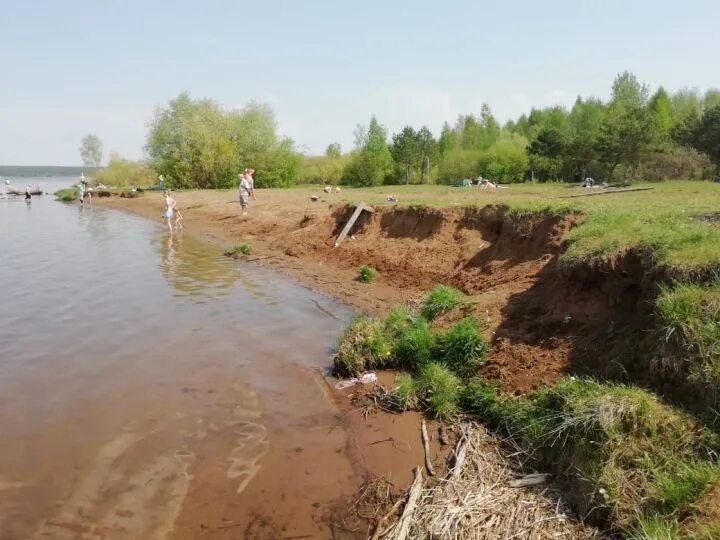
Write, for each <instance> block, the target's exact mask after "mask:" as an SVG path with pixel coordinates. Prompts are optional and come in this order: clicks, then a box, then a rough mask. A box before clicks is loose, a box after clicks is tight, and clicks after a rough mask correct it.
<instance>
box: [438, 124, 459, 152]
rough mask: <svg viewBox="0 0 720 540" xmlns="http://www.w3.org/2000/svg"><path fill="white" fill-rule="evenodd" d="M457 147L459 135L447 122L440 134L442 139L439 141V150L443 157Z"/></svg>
mask: <svg viewBox="0 0 720 540" xmlns="http://www.w3.org/2000/svg"><path fill="white" fill-rule="evenodd" d="M456 146H457V134H456V133H455V131H453V129H452V128H451V127H450V124H448V123H447V122H445V123H444V124H443V127H442V131H441V132H440V139H439V141H438V150H439V151H440V155H441V156H445V155H446V154H447V153H448V152H450V150H452V149H453V148H455V147H456Z"/></svg>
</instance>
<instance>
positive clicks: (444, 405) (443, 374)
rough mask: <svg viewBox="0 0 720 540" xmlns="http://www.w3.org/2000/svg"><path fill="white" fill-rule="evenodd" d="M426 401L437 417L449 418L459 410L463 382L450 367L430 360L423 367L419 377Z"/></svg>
mask: <svg viewBox="0 0 720 540" xmlns="http://www.w3.org/2000/svg"><path fill="white" fill-rule="evenodd" d="M419 383H420V388H421V389H422V391H423V396H424V399H425V403H426V404H427V407H428V409H429V410H430V412H431V413H432V414H433V415H435V416H436V417H437V418H449V417H451V416H453V415H455V414H456V413H457V411H458V407H457V404H458V399H459V397H460V390H461V388H462V383H461V381H460V379H459V378H458V377H457V375H455V374H454V373H453V372H452V371H450V370H449V369H448V368H446V367H445V366H443V365H442V364H438V363H436V362H430V363H429V364H427V365H426V366H424V367H423V368H422V370H421V371H420V378H419Z"/></svg>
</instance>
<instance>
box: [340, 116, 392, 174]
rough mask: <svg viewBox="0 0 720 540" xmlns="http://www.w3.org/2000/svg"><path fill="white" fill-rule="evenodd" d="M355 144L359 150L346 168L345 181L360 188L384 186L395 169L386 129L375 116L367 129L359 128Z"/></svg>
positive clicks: (356, 132)
mask: <svg viewBox="0 0 720 540" xmlns="http://www.w3.org/2000/svg"><path fill="white" fill-rule="evenodd" d="M355 142H356V146H357V148H356V150H355V152H354V155H353V156H352V159H351V161H350V163H349V164H348V165H347V167H346V168H345V172H344V174H343V180H344V181H345V182H346V183H349V184H353V185H360V186H373V185H379V184H382V183H383V182H384V181H385V179H386V178H387V177H388V176H389V175H390V173H391V172H392V168H393V158H392V155H391V154H390V149H389V148H388V144H387V131H386V129H385V128H384V127H383V126H382V125H381V124H380V123H379V122H378V121H377V119H376V118H375V117H374V116H373V117H372V118H371V119H370V124H369V125H368V127H367V129H365V127H363V126H358V127H357V129H356V130H355Z"/></svg>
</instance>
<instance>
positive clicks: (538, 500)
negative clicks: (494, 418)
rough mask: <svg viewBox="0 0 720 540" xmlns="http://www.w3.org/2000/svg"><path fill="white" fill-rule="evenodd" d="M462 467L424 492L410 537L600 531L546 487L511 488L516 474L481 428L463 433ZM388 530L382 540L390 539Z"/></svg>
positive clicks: (468, 538) (479, 538)
mask: <svg viewBox="0 0 720 540" xmlns="http://www.w3.org/2000/svg"><path fill="white" fill-rule="evenodd" d="M466 444H467V446H466V454H465V459H464V460H463V462H462V464H461V469H460V470H458V471H451V474H449V475H448V476H447V477H446V478H445V479H444V480H441V481H440V482H439V483H437V484H435V485H433V486H431V487H426V488H424V489H423V491H422V494H421V496H420V500H419V502H418V505H417V508H416V509H415V511H414V512H413V516H412V525H411V527H410V534H409V536H408V537H409V538H413V539H427V540H461V539H462V540H491V539H492V540H496V539H505V540H510V539H515V538H522V539H532V540H535V539H538V540H540V539H547V538H553V539H558V538H567V539H573V540H574V539H591V538H593V539H594V538H600V537H601V536H600V535H599V533H598V532H597V531H596V530H595V529H593V528H590V527H587V526H585V525H583V524H581V523H579V522H578V521H577V520H576V519H574V518H573V517H572V515H571V514H570V512H569V510H568V509H567V507H566V505H565V504H564V503H563V501H562V499H561V498H560V497H559V495H558V494H557V493H556V492H554V491H553V490H552V489H551V488H550V487H548V486H546V485H541V486H535V487H532V488H512V487H510V482H511V481H512V480H514V479H516V478H518V476H520V473H519V472H518V469H514V468H513V467H512V465H511V463H512V460H511V459H510V458H509V457H508V455H505V454H503V453H501V450H500V446H499V444H498V442H497V440H496V439H494V438H493V437H491V436H490V435H488V434H487V432H486V431H485V430H484V429H483V428H482V427H480V426H474V427H473V428H471V430H470V431H469V433H468V435H467V443H466ZM395 533H396V531H395V530H391V531H390V532H389V534H388V535H387V536H385V538H389V539H391V538H394V534H395Z"/></svg>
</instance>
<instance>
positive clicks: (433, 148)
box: [417, 126, 440, 182]
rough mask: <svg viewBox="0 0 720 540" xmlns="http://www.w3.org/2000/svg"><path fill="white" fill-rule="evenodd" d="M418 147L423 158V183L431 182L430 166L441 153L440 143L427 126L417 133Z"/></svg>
mask: <svg viewBox="0 0 720 540" xmlns="http://www.w3.org/2000/svg"><path fill="white" fill-rule="evenodd" d="M417 139H418V146H419V148H420V155H421V156H422V175H421V180H422V182H429V181H430V166H431V164H432V163H435V161H436V160H437V158H438V155H439V153H440V149H439V145H438V142H437V141H436V140H435V137H433V134H432V132H431V131H430V130H429V129H428V128H427V126H423V127H421V128H420V129H419V130H418V132H417Z"/></svg>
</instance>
